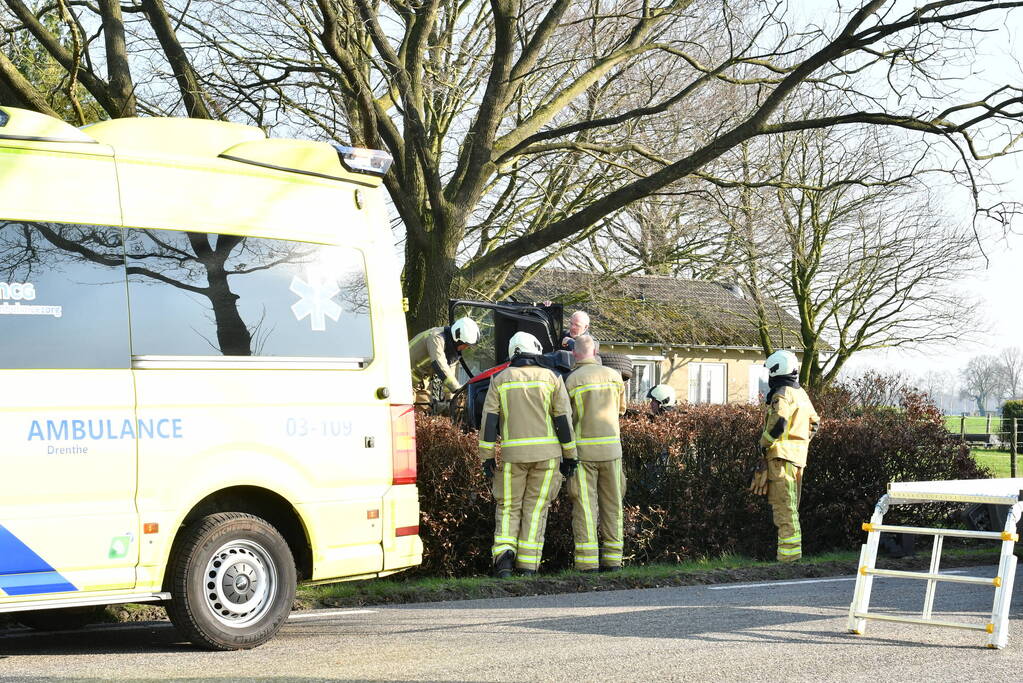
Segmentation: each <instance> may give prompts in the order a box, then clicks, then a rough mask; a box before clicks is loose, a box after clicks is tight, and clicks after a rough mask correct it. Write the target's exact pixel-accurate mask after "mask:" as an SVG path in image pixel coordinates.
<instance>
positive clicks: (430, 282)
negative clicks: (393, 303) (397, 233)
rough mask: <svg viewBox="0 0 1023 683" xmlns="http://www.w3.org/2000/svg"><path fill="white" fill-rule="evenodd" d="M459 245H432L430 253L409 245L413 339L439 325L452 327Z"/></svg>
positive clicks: (407, 259)
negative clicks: (451, 300) (450, 312)
mask: <svg viewBox="0 0 1023 683" xmlns="http://www.w3.org/2000/svg"><path fill="white" fill-rule="evenodd" d="M457 246H458V245H457V242H456V243H455V244H453V245H450V244H449V245H445V244H442V243H440V240H434V241H431V243H430V244H429V245H428V247H427V248H426V249H421V248H420V247H419V245H418V244H417V243H416V242H415V241H413V240H408V241H407V242H406V244H405V273H404V277H403V281H404V285H405V296H406V297H408V301H409V311H408V313H407V314H406V316H405V318H406V322H407V323H408V331H409V335H415V334H418V333H419V332H421V331H423V330H425V329H427V328H429V327H434V326H436V325H447V323H448V299H449V298H451V297H452V296H453V294H452V291H451V287H452V283H453V282H454V280H455V275H456V274H457V270H458V269H457V267H456V265H455V253H456V251H457Z"/></svg>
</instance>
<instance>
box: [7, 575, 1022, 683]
mask: <svg viewBox="0 0 1023 683" xmlns="http://www.w3.org/2000/svg"><path fill="white" fill-rule="evenodd" d="M994 569H995V568H994V567H983V568H976V569H971V570H959V571H960V572H961V573H966V572H967V571H968V573H970V574H973V575H984V576H993V575H994ZM1016 585H1017V586H1018V587H1019V586H1023V570H1020V571H1019V572H1018V574H1017V578H1016ZM852 589H853V580H852V578H851V577H848V578H834V579H823V580H820V579H818V580H808V581H779V582H773V583H766V584H741V585H740V584H723V585H719V586H699V587H691V588H665V589H647V590H632V591H613V592H602V593H583V594H572V595H553V596H536V597H527V598H507V599H500V600H473V601H464V602H446V603H423V604H415V605H402V606H394V607H373V608H366V609H351V610H329V611H320V612H302V613H296V614H293V615H292V618H291V619H290V620H289V622H288V624H287V625H286V626H285V627H284V629H283V630H282V631H281V633H280V635H278V637H277V638H276V639H275V640H273V641H271V642H270V643H268V644H267V645H264V646H263V647H261V648H258V649H256V650H251V651H248V652H226V653H211V652H202V651H198V650H196V649H194V648H192V647H191V646H190V645H188V644H187V643H182V642H181V641H180V639H179V638H178V636H177V634H176V632H175V631H174V630H173V629H172V628H171V627H170V626H169V625H167V624H161V623H146V624H138V625H136V624H122V625H114V626H105V627H89V628H87V629H84V630H82V631H78V632H74V633H71V632H65V633H59V634H55V633H50V634H41V633H35V632H30V631H23V630H11V631H7V632H0V681H52V680H68V679H77V680H81V679H89V678H94V679H101V680H111V679H118V680H155V679H160V680H166V679H181V680H187V679H202V680H214V681H220V680H223V681H237V680H355V681H571V682H573V683H581V682H583V681H601V682H603V681H667V680H680V681H682V680H686V681H688V680H694V681H696V680H700V681H710V680H713V681H734V680H756V681H776V680H777V681H780V680H814V681H816V680H841V681H883V680H901V681H930V680H936V681H950V680H956V681H973V680H976V681H981V680H983V681H1019V680H1020V679H1021V678H1023V588H1021V589H1020V590H1017V591H1016V595H1015V597H1014V599H1013V603H1012V614H1011V617H1012V619H1011V633H1010V638H1009V647H1008V648H1006V649H1004V650H991V649H988V648H986V647H984V643H985V642H986V639H985V634H983V633H979V632H975V631H959V630H952V629H938V628H934V627H921V626H912V625H907V624H893V623H885V622H871V623H870V624H869V626H868V630H867V633H866V635H864V636H854V635H850V634H848V633H846V615H847V612H848V606H849V602H850V601H851V599H852ZM992 593H993V591H992V590H991V589H987V588H983V587H978V586H965V585H964V586H960V585H954V584H944V585H941V586H939V588H938V599H937V601H936V603H935V611H936V613H935V617H936V618H948V619H952V620H956V621H975V622H976V623H983V622H985V621H986V620H987V616H988V615H989V613H990V608H991V598H992ZM922 600H923V583H922V582H918V581H900V580H894V579H887V580H886V579H879V580H877V581H876V582H875V588H874V599H873V602H872V609H874V608H878V609H879V610H882V611H885V610H893V609H894V610H900V611H903V612H906V613H910V612H916V611H918V610H919V609H920V606H921V605H922ZM939 612H940V615H939V614H938V613H939Z"/></svg>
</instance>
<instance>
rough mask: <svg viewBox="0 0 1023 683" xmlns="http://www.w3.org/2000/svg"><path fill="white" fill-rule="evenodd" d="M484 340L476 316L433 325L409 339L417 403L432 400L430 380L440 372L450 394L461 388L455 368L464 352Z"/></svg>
mask: <svg viewBox="0 0 1023 683" xmlns="http://www.w3.org/2000/svg"><path fill="white" fill-rule="evenodd" d="M479 340H480V328H479V326H478V325H477V324H476V323H475V322H474V321H473V320H472V318H459V319H458V320H456V321H455V322H454V323H453V324H452V325H451V326H450V327H432V328H430V329H428V330H424V331H422V332H420V333H419V334H417V335H416V336H415V338H413V339H412V341H411V342H409V347H408V351H409V356H410V360H411V362H412V386H413V387H415V390H416V403H417V404H419V405H425V404H428V403H430V379H431V378H432V377H433V376H434V375H436V376H437V377H439V378H440V379H442V380H443V381H444V391H445V394H446V395H447V396H450V395H451V394H453V393H455V392H456V391H458V390H459V389H460V388H461V385H460V384H459V383H458V379H457V377H455V367H456V364H457V363H458V359H459V358H460V357H461V356H462V351H464V350H465V349H467V348H468V347H470V346H472V345H473V344H476V343H477V342H479Z"/></svg>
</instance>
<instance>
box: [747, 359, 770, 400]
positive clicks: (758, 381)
mask: <svg viewBox="0 0 1023 683" xmlns="http://www.w3.org/2000/svg"><path fill="white" fill-rule="evenodd" d="M768 391H770V387H768V385H767V368H766V367H764V366H763V364H761V363H754V364H753V365H751V366H749V402H750V403H760V402H761V401H762V400H763V397H764V396H767V392H768Z"/></svg>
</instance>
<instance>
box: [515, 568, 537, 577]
mask: <svg viewBox="0 0 1023 683" xmlns="http://www.w3.org/2000/svg"><path fill="white" fill-rule="evenodd" d="M519 574H520V575H521V576H536V570H535V569H520V570H519Z"/></svg>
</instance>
